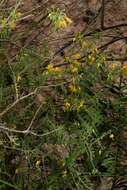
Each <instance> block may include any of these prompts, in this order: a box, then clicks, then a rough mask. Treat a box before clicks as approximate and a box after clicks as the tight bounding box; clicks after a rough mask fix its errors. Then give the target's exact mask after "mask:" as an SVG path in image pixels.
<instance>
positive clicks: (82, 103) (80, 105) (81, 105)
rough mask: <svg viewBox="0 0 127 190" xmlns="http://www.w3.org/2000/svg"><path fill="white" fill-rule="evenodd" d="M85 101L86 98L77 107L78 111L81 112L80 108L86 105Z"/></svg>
mask: <svg viewBox="0 0 127 190" xmlns="http://www.w3.org/2000/svg"><path fill="white" fill-rule="evenodd" d="M84 103H85V101H84V100H81V102H80V104H79V106H78V107H77V112H79V111H80V109H81V108H82V107H83V106H84Z"/></svg>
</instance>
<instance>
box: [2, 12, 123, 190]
mask: <svg viewBox="0 0 127 190" xmlns="http://www.w3.org/2000/svg"><path fill="white" fill-rule="evenodd" d="M53 11H54V9H53ZM57 11H58V10H57ZM58 13H59V11H58ZM49 14H50V17H51V16H52V15H53V16H54V12H53V13H52V14H51V12H50V13H49ZM11 15H12V16H10V17H9V19H10V20H7V19H6V18H8V14H7V15H5V16H4V18H2V20H1V26H2V29H0V131H1V132H0V190H7V189H8V190H12V189H17V190H25V189H26V190H41V189H42V190H43V189H47V190H94V189H95V187H96V186H97V185H98V184H99V183H100V182H101V181H102V180H103V179H105V178H106V179H110V184H109V185H113V183H114V181H115V180H116V177H117V176H122V177H125V178H126V176H127V174H126V171H124V166H122V165H121V162H122V149H123V144H124V138H123V133H124V131H125V130H126V123H127V86H126V80H127V67H126V65H124V64H123V63H112V62H109V61H108V59H107V57H108V55H107V54H106V53H104V52H102V51H99V50H98V49H97V47H96V42H95V41H96V40H95V39H94V37H93V39H92V40H91V39H89V38H84V37H83V35H82V34H80V33H78V34H76V35H75V37H74V39H73V45H74V46H76V47H77V50H76V52H75V53H73V52H74V51H72V54H71V55H69V56H65V57H63V60H62V63H61V64H59V63H56V64H54V63H53V61H52V56H51V51H50V46H48V42H47V43H46V44H45V46H44V47H35V46H30V47H26V48H25V47H21V48H18V51H17V50H16V55H14V56H11V55H10V54H11V53H10V52H11V45H10V44H11V43H10V41H11V38H12V36H13V35H14V33H15V30H14V28H15V25H14V23H13V22H15V19H17V16H21V15H20V14H19V13H16V12H15V13H13V14H11ZM15 15H17V16H15ZM61 15H62V19H63V18H64V19H65V20H66V19H69V18H68V17H66V16H65V14H61ZM55 16H57V15H55ZM50 19H51V20H53V19H54V17H53V19H52V18H50ZM55 19H56V20H55V24H56V21H57V20H58V21H59V19H58V18H56V17H55ZM64 19H63V20H62V22H63V21H65V20H64ZM53 21H54V20H53ZM10 22H11V23H10ZM68 22H69V21H68ZM70 22H71V21H70ZM65 25H67V23H66V24H65V23H64V27H65ZM57 26H61V24H59V23H58V24H57ZM62 26H63V25H62ZM62 26H61V27H62ZM66 27H67V26H66ZM56 32H57V31H56ZM47 58H48V59H47ZM49 58H50V60H49ZM47 60H48V61H47ZM107 181H108V180H107ZM107 183H108V182H107Z"/></svg>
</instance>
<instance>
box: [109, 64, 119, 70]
mask: <svg viewBox="0 0 127 190" xmlns="http://www.w3.org/2000/svg"><path fill="white" fill-rule="evenodd" d="M117 67H118V64H117V63H113V64H111V65H110V68H111V69H112V70H115V69H116V68H117Z"/></svg>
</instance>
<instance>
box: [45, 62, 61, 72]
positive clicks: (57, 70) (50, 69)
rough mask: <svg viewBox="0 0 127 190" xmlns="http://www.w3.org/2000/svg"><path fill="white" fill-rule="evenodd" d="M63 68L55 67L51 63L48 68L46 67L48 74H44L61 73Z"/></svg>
mask: <svg viewBox="0 0 127 190" xmlns="http://www.w3.org/2000/svg"><path fill="white" fill-rule="evenodd" d="M61 71H62V70H61V68H59V67H54V65H53V64H52V63H50V64H49V65H48V66H47V67H46V72H45V73H44V74H53V73H61Z"/></svg>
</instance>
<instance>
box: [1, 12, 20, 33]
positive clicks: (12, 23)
mask: <svg viewBox="0 0 127 190" xmlns="http://www.w3.org/2000/svg"><path fill="white" fill-rule="evenodd" d="M10 15H11V14H10ZM21 15H22V13H21V12H16V13H15V15H14V17H12V18H11V16H10V19H9V20H8V18H3V19H1V21H0V24H1V26H2V28H5V27H7V26H8V27H9V28H10V29H11V30H14V29H15V28H16V23H15V21H16V19H17V18H19V17H21Z"/></svg>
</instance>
